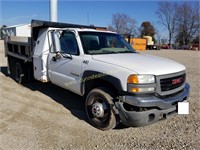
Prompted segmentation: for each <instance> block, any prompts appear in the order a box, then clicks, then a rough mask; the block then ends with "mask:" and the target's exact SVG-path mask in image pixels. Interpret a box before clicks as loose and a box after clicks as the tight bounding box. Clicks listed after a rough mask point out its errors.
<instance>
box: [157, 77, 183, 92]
mask: <svg viewBox="0 0 200 150" xmlns="http://www.w3.org/2000/svg"><path fill="white" fill-rule="evenodd" d="M184 83H185V74H182V75H179V76H175V77H170V78H166V79H161V80H160V86H161V92H165V91H170V90H173V89H176V88H178V87H180V86H182V85H183V84H184Z"/></svg>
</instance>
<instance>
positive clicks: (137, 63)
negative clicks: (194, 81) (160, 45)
mask: <svg viewBox="0 0 200 150" xmlns="http://www.w3.org/2000/svg"><path fill="white" fill-rule="evenodd" d="M92 58H93V59H94V60H96V61H101V62H105V63H109V64H112V65H117V66H120V67H122V68H126V69H129V70H131V71H134V72H136V73H138V74H153V75H163V74H170V73H176V72H180V71H183V70H185V67H184V66H183V65H181V64H180V63H178V62H175V61H173V60H170V59H166V58H162V57H157V56H152V55H147V54H139V53H131V54H130V53H129V54H107V55H104V54H102V55H92Z"/></svg>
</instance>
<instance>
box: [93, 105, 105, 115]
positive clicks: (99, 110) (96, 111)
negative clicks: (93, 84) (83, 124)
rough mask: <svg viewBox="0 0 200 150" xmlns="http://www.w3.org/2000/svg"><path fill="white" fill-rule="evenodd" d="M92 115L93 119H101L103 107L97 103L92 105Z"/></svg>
mask: <svg viewBox="0 0 200 150" xmlns="http://www.w3.org/2000/svg"><path fill="white" fill-rule="evenodd" d="M92 114H93V115H94V117H98V118H99V117H103V116H104V109H103V105H102V104H101V103H99V102H97V103H94V104H93V105H92Z"/></svg>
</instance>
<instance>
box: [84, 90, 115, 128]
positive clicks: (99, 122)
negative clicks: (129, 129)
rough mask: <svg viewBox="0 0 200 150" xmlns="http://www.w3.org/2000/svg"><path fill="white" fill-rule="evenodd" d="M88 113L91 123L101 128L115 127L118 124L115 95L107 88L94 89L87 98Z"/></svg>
mask: <svg viewBox="0 0 200 150" xmlns="http://www.w3.org/2000/svg"><path fill="white" fill-rule="evenodd" d="M85 108H86V113H87V116H88V119H89V120H90V122H91V124H92V125H93V126H94V127H96V128H98V129H101V130H109V129H113V128H115V127H116V125H117V120H116V116H115V113H114V109H115V106H114V103H113V97H112V96H111V94H110V92H109V90H107V89H105V88H96V89H93V90H92V91H91V92H90V93H89V94H88V96H87V98H86V103H85Z"/></svg>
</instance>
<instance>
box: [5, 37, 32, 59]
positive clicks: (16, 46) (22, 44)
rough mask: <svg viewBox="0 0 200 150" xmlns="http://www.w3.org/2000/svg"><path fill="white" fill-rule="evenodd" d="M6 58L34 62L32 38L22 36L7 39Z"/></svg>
mask: <svg viewBox="0 0 200 150" xmlns="http://www.w3.org/2000/svg"><path fill="white" fill-rule="evenodd" d="M4 41H5V56H7V55H9V56H12V57H15V58H19V59H22V60H25V61H32V49H31V38H30V37H21V36H10V37H5V40H4Z"/></svg>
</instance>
